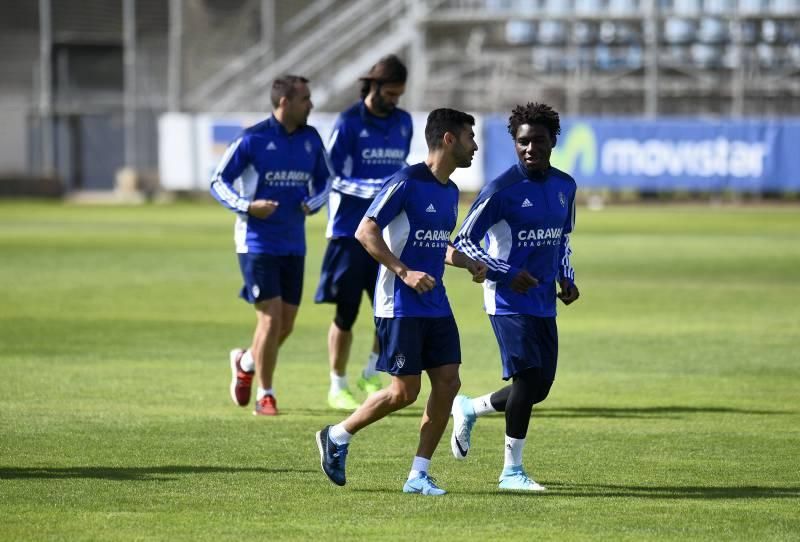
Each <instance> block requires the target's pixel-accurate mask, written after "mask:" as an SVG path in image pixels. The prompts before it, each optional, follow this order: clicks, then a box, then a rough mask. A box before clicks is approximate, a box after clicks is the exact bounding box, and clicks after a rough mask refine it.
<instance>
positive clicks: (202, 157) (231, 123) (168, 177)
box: [158, 113, 484, 191]
mask: <svg viewBox="0 0 800 542" xmlns="http://www.w3.org/2000/svg"><path fill="white" fill-rule="evenodd" d="M266 116H267V115H266V114H263V113H234V114H226V115H208V114H203V115H189V114H183V113H166V114H164V115H162V116H161V118H159V121H158V171H159V176H160V179H161V187H162V188H163V189H165V190H207V189H208V186H209V183H210V181H211V175H212V174H213V172H214V169H215V168H216V167H217V163H218V162H219V160H220V159H221V158H222V155H223V153H224V152H225V148H226V147H227V145H228V144H229V143H230V142H231V141H232V140H233V139H234V138H235V137H236V134H238V133H239V132H241V130H243V129H244V128H245V127H247V126H250V125H252V124H255V123H257V122H259V121H261V120H263V119H264V118H265V117H266ZM336 116H337V115H336V114H334V113H312V114H311V117H310V118H309V124H311V125H312V126H314V127H315V128H316V129H317V130H318V131H319V133H320V135H321V136H322V139H323V140H324V141H325V142H326V143H327V141H328V137H329V136H330V133H331V131H332V128H333V123H334V122H335V121H336ZM412 118H413V120H414V137H413V139H412V141H411V152H410V154H409V156H408V163H409V164H415V163H417V162H421V161H423V160H424V159H425V156H426V155H427V146H426V144H425V120H426V118H427V113H412ZM475 123H476V124H475V127H474V130H475V134H476V141H477V143H478V147H479V150H478V152H477V153H476V154H475V159H474V160H473V162H472V166H471V167H469V168H466V169H457V170H456V172H455V173H454V174H453V176H452V179H453V181H454V182H455V183H456V184H458V186H459V188H461V189H462V190H467V191H477V190H479V189H480V188H481V187H482V186H483V184H484V179H483V170H484V168H483V145H482V143H483V142H482V141H481V140H480V134H481V133H482V128H483V119H482V118H481V117H480V116H476V117H475Z"/></svg>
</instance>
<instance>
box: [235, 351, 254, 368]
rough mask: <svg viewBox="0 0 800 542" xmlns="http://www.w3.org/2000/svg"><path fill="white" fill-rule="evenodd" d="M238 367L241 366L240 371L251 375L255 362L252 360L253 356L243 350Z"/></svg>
mask: <svg viewBox="0 0 800 542" xmlns="http://www.w3.org/2000/svg"><path fill="white" fill-rule="evenodd" d="M239 365H241V366H242V370H243V371H246V372H248V373H252V372H253V371H255V370H256V362H255V360H254V359H253V354H251V353H250V350H245V351H244V354H242V359H240V360H239Z"/></svg>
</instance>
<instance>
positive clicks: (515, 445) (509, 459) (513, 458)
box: [503, 435, 525, 467]
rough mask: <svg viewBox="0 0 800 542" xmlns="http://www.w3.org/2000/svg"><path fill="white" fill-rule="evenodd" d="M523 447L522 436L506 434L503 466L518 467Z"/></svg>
mask: <svg viewBox="0 0 800 542" xmlns="http://www.w3.org/2000/svg"><path fill="white" fill-rule="evenodd" d="M523 449H525V439H524V438H511V437H509V436H508V435H506V445H505V461H504V463H503V467H519V466H520V465H522V450H523Z"/></svg>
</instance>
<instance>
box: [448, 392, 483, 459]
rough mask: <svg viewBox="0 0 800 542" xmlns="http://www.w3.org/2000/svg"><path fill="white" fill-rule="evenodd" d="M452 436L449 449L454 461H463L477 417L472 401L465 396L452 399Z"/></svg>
mask: <svg viewBox="0 0 800 542" xmlns="http://www.w3.org/2000/svg"><path fill="white" fill-rule="evenodd" d="M451 413H452V414H453V435H452V436H451V437H450V449H451V450H452V451H453V457H455V458H456V459H465V458H466V457H467V452H469V441H470V437H471V435H472V428H473V427H474V426H475V422H476V421H477V419H478V417H477V416H476V415H475V409H474V408H472V401H471V400H470V398H469V397H467V396H466V395H456V398H455V399H453V408H452V410H451Z"/></svg>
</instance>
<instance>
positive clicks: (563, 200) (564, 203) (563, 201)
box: [558, 192, 567, 207]
mask: <svg viewBox="0 0 800 542" xmlns="http://www.w3.org/2000/svg"><path fill="white" fill-rule="evenodd" d="M558 201H560V202H561V206H562V207H566V206H567V198H566V197H565V196H564V192H559V193H558Z"/></svg>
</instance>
